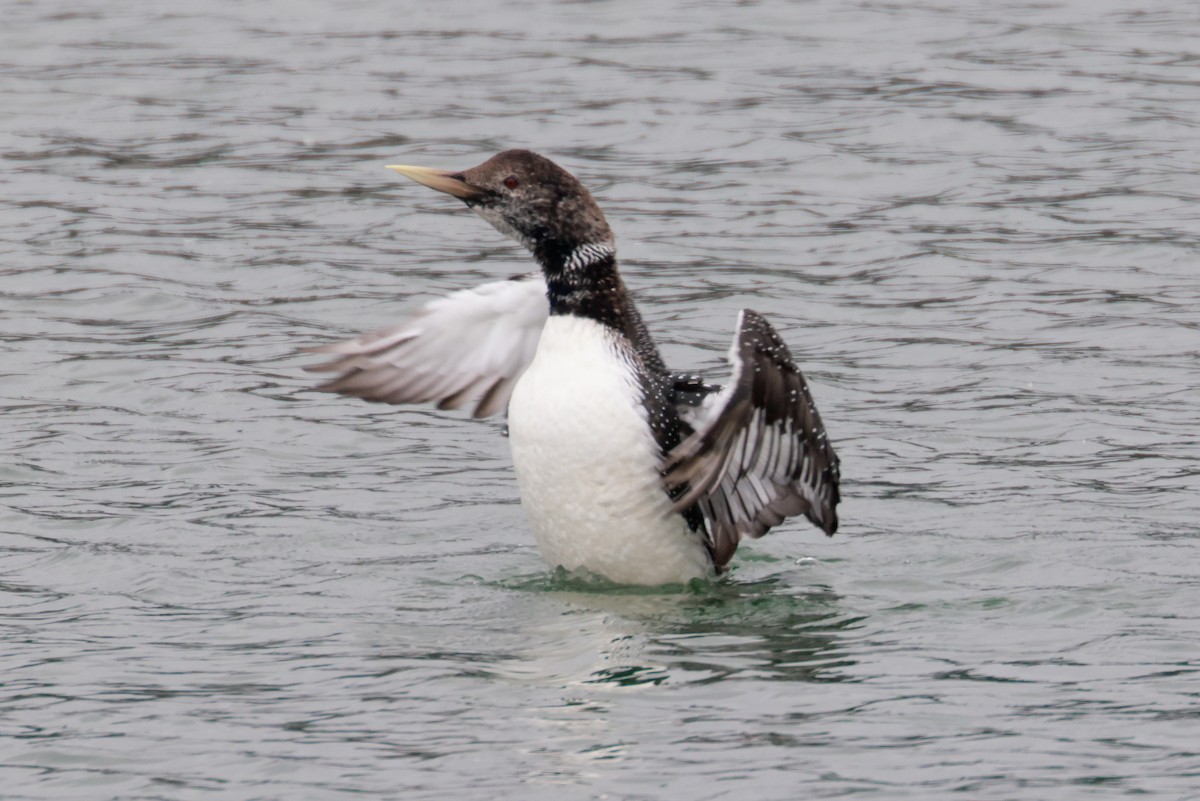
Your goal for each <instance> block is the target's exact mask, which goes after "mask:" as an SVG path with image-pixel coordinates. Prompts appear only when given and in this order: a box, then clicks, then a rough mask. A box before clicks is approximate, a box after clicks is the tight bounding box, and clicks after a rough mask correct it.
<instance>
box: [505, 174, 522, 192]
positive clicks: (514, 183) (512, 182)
mask: <svg viewBox="0 0 1200 801" xmlns="http://www.w3.org/2000/svg"><path fill="white" fill-rule="evenodd" d="M504 185H505V186H507V187H508V188H509V189H516V188H517V187H518V186H520V185H521V182H520V181H518V180H517V179H516V178H515V177H513V176H511V175H510V176H508V177H507V178H505V179H504Z"/></svg>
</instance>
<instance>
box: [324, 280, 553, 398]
mask: <svg viewBox="0 0 1200 801" xmlns="http://www.w3.org/2000/svg"><path fill="white" fill-rule="evenodd" d="M548 316H549V304H548V302H547V300H546V282H545V279H543V278H542V275H541V274H540V273H531V274H529V275H524V276H520V277H518V278H514V279H512V280H509V281H496V282H493V283H488V284H483V285H481V286H477V287H474V288H472V289H464V290H460V291H458V292H455V293H453V294H450V295H447V296H446V297H444V298H438V299H436V300H433V301H430V302H429V303H427V304H426V305H425V306H424V307H423V308H422V309H421V310H420V311H419V312H417V314H415V315H414V316H413V317H412V318H411V319H409V320H408V321H407V322H404V323H401V324H400V325H397V326H392V327H390V328H384V329H381V330H379V331H375V332H373V333H370V334H364V335H362V336H360V337H358V338H356V339H348V340H345V341H343V342H337V343H334V344H332V345H325V346H322V347H318V348H311V349H309V350H310V351H311V352H314V353H329V354H333V356H334V357H335V358H334V359H333V360H332V361H329V362H326V363H324V364H319V365H316V366H315V367H310V368H308V369H309V370H311V371H314V372H333V373H338V375H337V376H336V377H335V378H333V379H332V380H330V381H328V382H326V383H325V384H322V385H321V386H320V387H318V389H321V390H324V391H326V392H338V393H341V394H343V395H351V396H354V397H359V398H363V399H365V400H369V401H377V402H380V403H426V402H434V403H437V406H438V408H439V409H458V408H460V407H462V406H465V405H466V404H468V403H474V404H475V407H474V412H473V413H474V416H475V417H487V416H489V415H492V414H495V413H496V412H498V411H502V410H503V409H505V408H507V406H508V399H509V397H510V396H511V395H512V390H513V386H514V385H515V384H516V383H517V379H519V378H520V377H521V374H522V373H523V372H525V368H526V367H528V366H529V363H530V362H531V361H532V360H533V356H534V353H536V352H537V345H538V339H539V338H540V337H541V334H542V328H543V327H544V326H545V323H546V318H547V317H548Z"/></svg>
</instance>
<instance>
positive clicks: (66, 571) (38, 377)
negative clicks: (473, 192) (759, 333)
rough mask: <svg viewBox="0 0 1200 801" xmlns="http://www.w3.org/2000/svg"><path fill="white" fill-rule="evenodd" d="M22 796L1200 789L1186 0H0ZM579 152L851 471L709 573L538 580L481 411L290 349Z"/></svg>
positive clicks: (1032, 795) (644, 280)
mask: <svg viewBox="0 0 1200 801" xmlns="http://www.w3.org/2000/svg"><path fill="white" fill-rule="evenodd" d="M0 81H2V83H0V86H3V92H2V94H0V97H2V98H3V107H2V108H0V155H2V157H3V158H2V160H0V170H2V172H0V181H2V184H0V185H2V188H3V192H2V193H0V194H2V196H0V209H2V211H0V254H2V259H3V260H2V262H0V270H2V273H0V337H2V342H0V375H2V383H0V387H2V389H0V399H2V400H0V405H2V406H3V412H2V415H0V443H2V447H3V454H4V455H3V460H2V464H0V589H2V594H0V599H3V603H4V609H3V613H2V615H0V625H2V627H3V629H2V631H3V634H2V640H0V788H2V790H0V794H2V795H3V797H4V798H6V799H47V798H89V799H93V798H120V799H172V800H175V799H180V800H185V799H186V800H191V799H202V798H221V799H289V801H292V800H295V799H342V798H347V799H348V798H363V797H370V798H388V799H456V798H470V799H493V798H512V799H591V798H616V799H660V798H662V799H688V800H689V801H693V800H699V799H735V798H736V799H746V798H753V799H796V798H835V797H845V796H855V797H858V798H864V799H889V800H890V799H900V798H912V799H930V798H941V797H955V798H967V799H1074V798H1113V797H1118V796H1125V795H1138V794H1143V795H1148V796H1150V797H1153V798H1169V799H1176V798H1200V676H1198V671H1200V653H1198V649H1200V644H1198V642H1200V584H1198V581H1200V559H1198V553H1197V549H1198V547H1200V545H1198V542H1200V540H1198V535H1200V522H1198V520H1200V497H1198V490H1200V478H1198V473H1197V459H1198V458H1200V447H1198V443H1200V435H1198V433H1197V432H1198V430H1200V421H1198V413H1197V412H1198V409H1200V392H1198V391H1197V386H1198V385H1200V364H1198V358H1200V357H1198V355H1197V354H1198V353H1200V305H1198V304H1200V282H1198V272H1200V267H1198V259H1200V253H1198V244H1200V224H1198V222H1197V201H1198V200H1200V178H1198V177H1197V172H1198V169H1200V6H1197V5H1196V4H1192V3H1178V2H1171V3H1168V2H1150V3H1138V4H1133V3H1121V2H1114V1H1112V0H1106V1H1105V2H1083V0H1076V1H1075V2H1053V1H1051V2H1038V3H1022V2H1008V1H1006V0H1005V1H1001V2H996V1H992V2H980V1H977V0H971V1H969V2H962V3H936V2H874V1H873V0H868V1H867V2H855V3H844V2H835V1H834V0H817V1H816V2H806V3H805V2H801V3H785V2H777V1H774V0H764V1H763V2H744V3H736V4H735V3H725V2H688V3H683V2H673V3H671V2H668V3H661V4H653V5H650V4H645V3H634V2H628V1H627V0H612V1H611V2H592V3H586V2H581V3H527V2H517V3H503V4H499V3H491V4H485V3H466V2H458V1H456V0H450V1H449V2H440V3H408V4H405V3H384V2H378V1H377V0H361V1H360V2H345V3H337V4H334V3H321V2H288V3H284V2H278V0H265V1H263V2H255V3H245V4H243V3H234V2H220V1H218V0H212V1H211V2H210V1H208V0H205V1H204V2H195V3H190V4H159V3H156V4H151V3H145V2H106V3H88V4H79V3H75V4H68V3H62V2H44V3H32V2H16V1H15V0H0ZM514 146H527V147H531V148H534V149H537V150H539V151H541V152H544V153H546V154H547V155H550V156H551V157H553V158H555V159H556V160H558V161H559V162H560V163H562V164H563V165H564V166H566V167H567V168H568V169H570V170H572V171H573V172H575V173H576V174H577V175H579V176H580V177H581V178H582V179H583V180H584V182H585V183H586V184H587V185H588V186H590V187H591V188H592V189H593V191H594V193H595V194H596V196H597V198H598V199H599V201H600V203H601V204H602V205H603V207H604V208H605V210H606V212H607V214H608V217H609V220H610V222H611V223H612V225H613V228H614V229H615V231H616V232H617V236H618V242H619V246H620V252H621V255H622V257H623V266H624V271H625V274H626V279H627V282H628V284H629V285H630V286H631V287H632V288H633V290H634V291H635V292H636V294H637V297H638V299H639V300H640V303H641V305H642V309H643V312H644V314H645V316H646V317H647V319H648V321H649V323H650V325H651V327H652V329H653V330H654V331H655V333H656V334H657V335H658V336H659V338H660V340H661V342H662V344H663V347H664V350H665V353H666V355H667V357H668V360H669V362H670V363H671V364H672V365H673V366H675V367H677V368H680V369H684V368H704V369H706V370H719V369H720V367H721V365H722V363H723V354H724V351H725V349H726V348H727V346H728V340H729V337H730V336H731V334H732V330H733V325H734V321H735V316H736V312H737V310H738V309H739V308H742V307H743V306H748V307H752V308H755V309H757V310H758V311H760V312H762V313H764V314H766V315H767V316H768V317H769V318H770V319H771V320H772V321H773V322H774V323H775V325H776V326H777V327H778V328H779V329H780V330H781V331H782V332H783V333H784V336H785V338H786V339H787V340H788V341H789V342H790V343H791V346H792V349H793V351H794V353H795V356H796V358H797V360H798V361H799V362H800V363H801V364H802V365H803V367H804V369H805V371H806V373H807V375H808V377H809V380H810V383H811V384H812V387H813V391H814V393H815V395H816V397H817V400H818V402H819V404H820V407H821V409H822V411H823V414H824V417H825V420H826V422H827V425H828V428H829V431H830V434H831V437H832V439H833V441H834V442H835V443H836V445H837V447H838V450H839V452H840V453H841V455H842V458H843V470H844V476H845V483H844V485H843V495H844V498H845V501H844V504H843V506H842V519H843V525H842V529H841V531H840V532H839V533H838V535H837V536H836V537H834V538H833V539H831V540H826V539H824V538H823V537H822V536H821V535H820V533H819V532H818V531H816V530H815V529H814V528H812V527H810V526H808V525H807V524H805V523H804V522H803V521H792V522H789V523H788V524H786V525H784V526H782V527H780V528H778V529H776V530H775V531H773V532H772V533H771V535H770V536H769V537H767V538H765V539H763V540H761V541H759V542H755V543H752V544H751V545H750V546H749V547H745V548H743V549H742V551H741V552H740V553H739V555H738V560H737V562H736V565H737V567H736V570H735V571H734V572H733V574H732V576H731V577H730V578H729V579H728V580H726V581H724V582H721V583H719V584H717V585H714V586H710V587H705V588H693V589H692V590H688V591H674V592H635V591H618V590H614V589H608V590H604V589H602V588H596V587H590V586H580V585H577V584H573V583H572V582H570V581H565V580H562V579H556V578H554V577H552V576H549V575H548V574H547V572H546V569H545V567H544V566H543V564H542V562H541V560H540V559H539V557H538V554H537V552H536V549H535V547H534V546H533V542H532V537H531V535H530V533H529V532H528V530H527V528H526V525H525V522H524V520H523V518H522V513H521V510H520V507H519V505H518V504H517V501H516V491H515V486H514V482H513V479H512V475H511V470H510V467H509V462H508V456H507V444H506V441H505V440H504V438H503V437H502V436H501V432H500V423H499V422H496V421H489V422H483V423H480V422H473V421H470V420H465V419H463V415H461V414H452V413H439V412H435V411H432V410H430V409H424V408H421V409H399V410H397V409H392V408H386V407H380V406H371V405H367V404H362V403H358V402H354V401H350V400H347V399H342V398H337V397H331V396H326V395H320V394H316V393H312V392H310V391H308V390H307V388H308V387H309V386H311V383H312V377H311V376H308V375H307V374H305V373H303V371H302V367H303V366H304V365H305V364H310V363H311V362H312V358H311V357H307V356H303V355H300V354H298V353H297V350H298V349H299V348H301V347H303V346H308V345H313V344H320V343H323V342H327V341H330V340H332V339H334V338H338V337H343V336H346V335H350V334H353V333H357V332H359V331H362V330H367V329H371V328H375V327H378V326H382V325H385V324H389V323H391V322H395V321H398V320H400V319H402V318H403V317H404V316H405V315H407V314H409V313H410V312H412V311H413V310H414V309H416V308H417V307H418V306H419V305H420V304H421V303H422V302H424V301H425V300H427V299H428V298H430V297H433V296H436V295H438V294H442V293H445V292H449V291H453V290H455V289H459V288H463V287H467V286H471V285H474V284H476V283H479V282H482V281H486V280H490V279H495V278H499V277H504V276H507V275H509V274H511V273H514V272H519V271H524V270H525V269H527V266H528V264H529V262H528V261H527V259H526V257H525V255H524V254H523V253H522V252H520V251H519V250H518V249H517V248H516V247H515V246H513V245H511V244H509V243H507V242H506V241H504V240H503V239H502V238H501V237H500V236H499V235H497V234H496V233H495V232H494V231H492V230H491V229H490V228H488V227H487V226H486V225H485V224H483V223H482V222H481V221H480V220H478V219H477V218H475V217H474V216H473V215H471V214H470V213H468V212H466V211H465V210H464V209H462V208H461V206H460V205H459V204H457V203H455V202H453V201H452V200H450V199H449V198H446V197H444V196H441V195H438V194H436V193H433V192H429V191H427V190H424V189H421V188H420V187H417V186H414V185H412V184H410V183H408V182H404V181H403V180H402V179H400V178H399V177H398V176H396V175H394V174H393V173H390V172H387V171H386V170H384V169H383V165H385V164H387V163H393V162H396V161H400V162H407V163H417V164H426V165H429V166H441V167H456V168H462V167H466V166H470V165H472V164H475V163H477V162H479V161H482V160H483V159H484V158H486V157H487V156H489V155H491V154H492V153H494V152H496V151H498V150H501V149H504V148H508V147H514Z"/></svg>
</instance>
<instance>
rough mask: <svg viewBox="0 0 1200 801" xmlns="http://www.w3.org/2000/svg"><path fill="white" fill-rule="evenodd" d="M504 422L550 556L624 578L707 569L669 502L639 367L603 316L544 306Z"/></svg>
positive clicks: (665, 578)
mask: <svg viewBox="0 0 1200 801" xmlns="http://www.w3.org/2000/svg"><path fill="white" fill-rule="evenodd" d="M508 427H509V439H510V444H511V446H512V454H513V464H514V466H515V467H516V471H517V485H518V487H519V488H520V492H521V502H522V504H523V506H524V508H525V511H526V513H527V514H528V516H529V522H530V525H531V527H532V528H533V533H534V536H535V537H536V538H537V541H538V546H539V547H540V548H541V551H542V556H543V557H544V558H545V560H546V561H547V562H548V563H549V564H550V565H551V566H552V567H556V566H562V567H565V568H566V569H568V570H579V569H584V570H587V571H590V572H592V573H596V574H598V575H601V576H604V577H606V578H608V579H609V580H611V581H615V582H617V583H621V584H645V585H657V584H667V583H672V582H682V581H688V580H690V579H693V578H698V577H702V576H708V575H712V572H713V569H712V564H711V562H710V560H709V557H708V552H707V550H706V549H705V547H704V545H703V543H702V542H701V541H700V538H699V537H698V536H697V535H696V534H695V533H693V532H691V531H689V529H688V526H687V524H686V523H685V522H684V520H683V519H682V518H681V517H680V516H679V515H677V514H673V513H672V512H671V504H670V500H669V499H668V498H667V495H666V493H665V491H664V490H663V485H662V477H661V476H660V474H659V472H658V460H659V456H658V445H657V443H656V442H655V440H654V435H653V433H652V432H651V430H650V427H649V425H648V424H647V422H646V412H645V409H644V407H643V406H642V403H641V400H640V388H639V386H638V382H637V379H636V377H635V375H634V373H633V370H632V368H631V366H630V364H629V363H628V361H627V360H626V359H625V358H624V356H623V354H622V351H621V349H620V347H619V346H618V344H617V340H616V335H615V334H614V333H612V332H611V331H610V330H609V329H607V328H606V327H605V326H603V325H601V324H600V323H597V322H595V321H593V320H587V319H584V318H579V317H572V316H552V317H550V319H549V320H548V321H547V322H546V326H545V328H544V329H543V331H542V337H541V340H540V342H539V344H538V350H537V355H536V356H535V357H534V359H533V362H532V363H531V364H530V365H529V368H528V369H527V370H526V371H525V373H524V374H523V375H522V376H521V380H520V381H519V382H518V384H517V386H516V388H515V390H514V391H513V395H512V399H511V401H510V402H509V410H508Z"/></svg>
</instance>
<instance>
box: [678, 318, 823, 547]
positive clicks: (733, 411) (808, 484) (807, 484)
mask: <svg viewBox="0 0 1200 801" xmlns="http://www.w3.org/2000/svg"><path fill="white" fill-rule="evenodd" d="M729 361H730V362H731V364H732V365H733V377H732V378H731V380H730V382H729V383H728V384H727V385H726V386H725V387H724V388H723V389H722V390H721V391H720V392H719V393H717V394H716V395H715V396H713V397H710V398H707V399H706V401H711V402H710V403H709V402H706V403H705V404H704V405H703V406H702V407H700V408H701V410H702V411H701V413H700V414H699V415H698V417H697V419H696V420H695V421H694V427H695V429H696V430H695V432H694V433H693V434H691V435H690V436H689V437H688V438H687V439H685V440H684V441H683V442H681V443H680V444H679V445H678V446H677V447H675V448H674V449H673V450H672V451H671V453H669V454H668V455H667V457H666V460H665V461H664V463H663V475H664V477H665V480H666V484H667V489H668V490H669V491H670V492H672V494H674V493H679V495H678V496H677V497H675V501H674V503H675V509H676V511H679V512H682V511H684V510H686V509H688V508H690V507H691V506H693V505H694V504H695V505H698V506H699V507H700V510H701V512H702V513H703V514H704V517H705V520H706V521H707V522H708V525H709V537H710V539H711V545H712V550H713V561H714V562H715V563H716V564H717V566H718V567H722V566H724V565H725V564H726V563H727V562H728V561H729V559H730V558H731V557H732V556H733V552H734V551H735V550H737V546H738V543H739V542H740V541H741V539H742V538H743V537H761V536H762V535H763V534H765V533H766V532H767V530H768V529H770V528H771V527H772V526H777V525H779V524H780V523H781V522H783V520H784V518H787V517H791V516H793V515H798V514H803V515H805V516H806V517H807V518H808V519H809V520H811V521H812V522H813V523H814V524H816V525H817V526H819V527H820V528H821V529H823V530H824V531H825V533H826V534H833V532H834V531H836V530H837V504H838V501H839V500H840V496H839V493H838V479H839V471H838V458H837V454H835V453H834V452H833V448H832V447H831V446H830V444H829V439H828V438H827V437H826V435H825V428H824V427H823V426H822V425H821V416H820V415H819V414H818V413H817V407H816V404H815V403H813V399H812V395H810V394H809V391H808V385H807V384H806V383H805V381H804V376H803V375H802V374H801V373H800V370H799V368H797V367H796V365H795V363H794V362H793V361H792V357H791V354H790V353H789V352H788V349H787V346H786V345H785V344H784V343H783V340H782V339H780V337H779V335H778V334H777V333H775V329H774V328H772V327H771V324H770V323H768V322H767V321H766V320H765V319H764V318H763V317H762V316H761V315H759V314H757V313H755V312H753V311H750V310H749V309H744V310H743V311H742V312H741V314H740V316H739V317H738V331H737V335H736V336H735V337H734V341H733V347H732V348H731V349H730V351H729Z"/></svg>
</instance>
